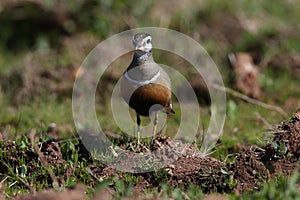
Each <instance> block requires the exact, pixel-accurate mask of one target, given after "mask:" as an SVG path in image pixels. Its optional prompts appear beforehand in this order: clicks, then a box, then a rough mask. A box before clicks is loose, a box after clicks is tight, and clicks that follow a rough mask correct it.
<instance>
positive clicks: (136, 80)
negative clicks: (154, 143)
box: [120, 33, 175, 144]
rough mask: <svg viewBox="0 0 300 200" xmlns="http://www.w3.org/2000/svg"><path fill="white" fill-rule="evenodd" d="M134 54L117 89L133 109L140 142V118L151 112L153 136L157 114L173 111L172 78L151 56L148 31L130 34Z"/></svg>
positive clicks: (138, 141)
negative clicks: (131, 35)
mask: <svg viewBox="0 0 300 200" xmlns="http://www.w3.org/2000/svg"><path fill="white" fill-rule="evenodd" d="M132 43H133V46H134V54H133V58H132V61H131V63H130V65H129V66H128V67H127V69H126V70H125V71H124V73H123V75H122V77H121V81H120V82H121V83H120V90H121V96H122V98H123V99H124V100H125V102H126V103H127V104H128V105H129V107H131V108H132V109H133V110H135V114H136V123H137V126H138V128H137V143H138V144H140V132H141V128H140V125H141V118H140V116H146V117H150V116H151V115H152V114H154V120H153V125H154V126H153V139H155V136H156V131H157V130H156V129H157V124H158V113H159V112H160V111H163V112H165V113H167V114H174V113H175V112H174V110H173V109H172V98H171V97H172V91H171V81H170V78H169V76H168V74H167V73H166V71H164V70H163V69H162V68H161V67H160V66H159V65H158V64H157V63H156V62H155V61H154V59H153V56H152V37H151V35H150V34H148V33H136V34H135V35H134V36H133V37H132Z"/></svg>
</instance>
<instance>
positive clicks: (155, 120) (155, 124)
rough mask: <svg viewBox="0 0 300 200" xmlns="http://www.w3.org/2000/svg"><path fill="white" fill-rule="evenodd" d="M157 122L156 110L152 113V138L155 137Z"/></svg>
mask: <svg viewBox="0 0 300 200" xmlns="http://www.w3.org/2000/svg"><path fill="white" fill-rule="evenodd" d="M157 123H158V112H155V113H154V120H153V125H154V127H153V140H154V139H155V136H156V128H157Z"/></svg>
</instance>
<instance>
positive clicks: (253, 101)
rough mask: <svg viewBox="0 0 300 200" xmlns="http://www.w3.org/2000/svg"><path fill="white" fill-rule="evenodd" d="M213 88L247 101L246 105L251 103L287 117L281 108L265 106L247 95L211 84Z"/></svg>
mask: <svg viewBox="0 0 300 200" xmlns="http://www.w3.org/2000/svg"><path fill="white" fill-rule="evenodd" d="M213 88H214V89H217V90H220V91H225V92H226V93H228V94H231V95H232V96H235V97H238V98H240V99H242V100H244V101H247V102H248V103H252V104H254V105H257V106H260V107H263V108H265V109H268V110H273V111H276V112H278V113H279V114H281V115H282V116H283V117H287V113H286V112H285V111H284V110H283V109H282V108H280V107H278V106H273V105H269V104H266V103H264V102H261V101H258V100H256V99H253V98H250V97H248V96H247V95H244V94H242V93H240V92H237V91H235V90H233V89H230V88H227V87H222V86H219V85H216V84H213Z"/></svg>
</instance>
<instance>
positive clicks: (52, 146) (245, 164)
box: [0, 117, 300, 193]
mask: <svg viewBox="0 0 300 200" xmlns="http://www.w3.org/2000/svg"><path fill="white" fill-rule="evenodd" d="M299 142H300V120H299V119H298V118H297V117H294V118H292V119H290V120H289V121H288V122H283V123H282V124H281V125H280V126H279V127H278V128H277V129H276V130H275V134H274V139H273V140H272V141H271V142H270V143H268V144H266V146H265V147H263V148H259V147H255V146H251V147H246V148H245V150H244V151H242V152H241V153H239V154H237V155H236V159H235V161H234V162H232V163H225V162H221V161H219V160H217V159H215V158H212V157H209V156H203V155H202V154H201V153H200V152H199V151H198V149H197V147H196V146H195V145H194V144H184V143H182V142H181V141H176V140H173V139H171V138H170V137H166V136H159V137H157V138H156V139H155V140H153V141H152V143H151V145H150V146H147V145H146V146H145V145H144V146H142V148H141V149H140V150H141V151H140V152H134V151H133V150H130V149H126V148H125V147H124V145H123V146H122V145H120V146H119V147H118V148H119V149H120V147H122V148H123V151H125V152H126V153H127V154H126V159H125V157H123V156H124V155H123V154H121V153H120V151H116V152H115V153H116V154H117V155H115V156H116V158H118V157H119V159H115V160H114V161H112V162H111V164H109V165H108V166H103V165H99V164H97V163H96V162H91V163H90V164H89V167H88V170H89V172H90V174H91V175H92V177H93V178H91V180H90V186H94V184H95V180H101V179H105V178H110V177H118V178H119V179H126V176H127V175H130V176H133V177H136V178H137V179H136V180H138V181H137V182H136V183H135V184H134V188H135V190H136V191H144V190H145V189H147V188H153V187H160V185H161V183H166V184H169V185H172V186H174V187H177V186H183V187H185V188H186V187H188V186H189V185H190V184H191V183H192V184H196V185H198V186H200V188H201V189H202V191H203V192H205V193H209V192H237V193H243V192H245V191H251V190H259V189H260V186H261V185H262V183H264V182H265V181H267V180H268V179H269V178H271V177H272V176H275V175H276V174H278V173H282V174H284V175H290V174H291V173H292V172H293V171H294V170H295V169H297V167H299V162H298V161H299V156H300V146H299ZM60 144H61V143H60V142H57V141H55V140H53V139H52V140H49V141H46V142H42V143H40V144H39V146H40V150H41V153H42V157H43V158H42V159H44V160H45V161H46V162H47V163H48V165H53V166H63V165H64V163H66V162H67V160H65V159H64V157H63V156H62V153H61V147H60ZM1 149H2V151H3V155H4V154H5V155H6V156H5V157H4V156H2V161H3V162H1V163H6V164H1V166H0V172H1V174H6V173H8V168H7V166H11V167H13V168H14V169H15V170H18V169H19V168H20V167H21V166H19V163H18V158H20V157H22V158H23V159H25V161H26V164H27V166H28V174H29V175H30V174H33V173H39V171H38V170H37V167H36V166H39V164H38V165H37V163H40V162H41V161H40V160H41V158H40V157H41V155H39V154H37V153H36V152H35V151H34V150H33V149H30V148H27V149H26V148H25V149H24V147H23V146H22V145H17V144H16V142H13V141H5V142H2V143H1ZM83 155H86V154H83ZM137 155H143V156H142V157H140V156H137ZM86 159H89V158H86ZM90 160H91V159H90ZM147 161H148V162H147ZM155 161H161V162H162V163H164V164H166V166H164V167H163V168H156V170H155V171H152V170H153V169H154V168H148V171H146V172H145V171H142V170H145V169H147V168H145V166H147V165H145V164H151V163H152V164H153V163H154V162H155ZM138 163H139V164H143V165H138ZM149 166H150V165H149ZM152 166H153V165H152ZM123 167H124V168H123ZM156 167H160V166H156ZM78 168H79V166H78V165H77V164H76V163H75V164H74V166H73V168H71V169H64V170H63V174H61V175H60V178H59V183H60V184H63V183H64V179H66V178H68V177H70V176H71V175H72V174H73V173H75V171H76V170H77V169H78ZM118 169H122V170H123V171H119V170H118ZM124 169H125V171H128V172H124ZM298 169H299V168H298ZM132 171H133V172H135V173H132ZM35 176H36V177H43V178H38V179H37V181H44V180H43V179H45V178H46V179H47V180H48V182H49V186H48V187H49V188H51V177H50V176H48V177H45V175H44V174H43V175H39V174H35ZM127 177H128V176H127Z"/></svg>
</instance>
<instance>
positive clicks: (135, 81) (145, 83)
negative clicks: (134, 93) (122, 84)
mask: <svg viewBox="0 0 300 200" xmlns="http://www.w3.org/2000/svg"><path fill="white" fill-rule="evenodd" d="M124 76H125V78H126V79H127V80H128V81H129V82H130V83H132V84H134V85H136V86H138V87H141V86H144V85H147V84H150V83H154V82H155V81H156V80H157V79H158V78H159V76H160V71H158V72H157V73H156V74H155V75H154V76H153V77H152V78H151V79H150V80H145V81H137V80H134V79H132V78H130V77H129V76H128V73H127V71H126V72H125V74H124Z"/></svg>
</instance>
